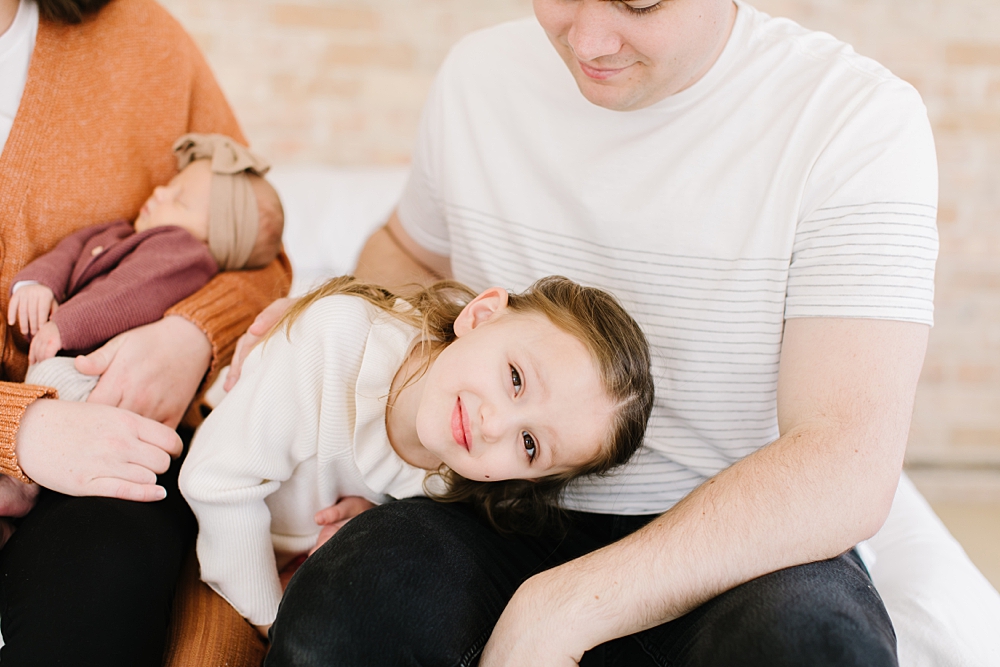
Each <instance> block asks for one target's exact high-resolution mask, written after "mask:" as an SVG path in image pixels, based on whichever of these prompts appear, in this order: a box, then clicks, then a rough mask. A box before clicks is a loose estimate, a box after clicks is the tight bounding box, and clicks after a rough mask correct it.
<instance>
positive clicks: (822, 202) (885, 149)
mask: <svg viewBox="0 0 1000 667" xmlns="http://www.w3.org/2000/svg"><path fill="white" fill-rule="evenodd" d="M936 205H937V168H936V162H935V154H934V146H933V139H932V136H931V132H930V127H929V123H928V120H927V114H926V110H925V108H924V106H923V104H922V102H921V100H920V97H919V96H918V94H917V93H916V91H915V90H914V89H913V88H912V87H911V86H909V85H908V84H906V83H904V82H903V81H901V80H899V79H898V78H896V77H895V76H893V75H892V74H891V73H890V72H888V71H887V70H886V69H885V68H883V67H881V66H880V65H878V64H877V63H875V62H873V61H871V60H869V59H866V58H863V57H861V56H858V55H857V54H855V53H854V52H853V50H852V49H851V48H850V47H849V46H848V45H846V44H843V43H842V42H839V41H837V40H835V39H834V38H832V37H830V36H829V35H826V34H823V33H816V32H810V31H807V30H805V29H803V28H802V27H800V26H798V25H796V24H795V23H793V22H791V21H787V20H783V19H772V18H771V17H769V16H767V15H765V14H762V13H760V12H758V11H756V10H755V9H753V8H752V7H749V6H748V5H745V4H742V3H740V4H739V11H738V15H737V20H736V25H735V27H734V30H733V34H732V36H731V37H730V40H729V42H728V44H727V46H726V48H725V50H724V52H723V53H722V55H721V56H720V58H719V60H718V62H717V63H716V64H715V65H714V66H713V68H712V69H711V70H710V71H709V72H708V73H707V74H706V75H705V76H704V77H703V78H702V79H701V80H700V81H698V82H697V83H696V84H695V85H694V86H692V87H690V88H688V89H686V90H684V91H682V92H681V93H679V94H677V95H674V96H672V97H669V98H667V99H665V100H663V101H662V102H660V103H658V104H656V105H653V106H651V107H649V108H646V109H642V110H639V111H631V112H616V111H609V110H607V109H603V108H600V107H597V106H595V105H593V104H590V103H589V102H588V101H587V100H586V99H585V98H584V97H583V96H582V95H581V94H580V92H579V91H578V89H577V87H576V85H575V83H574V81H573V79H572V76H571V75H570V73H569V71H568V70H567V69H566V67H565V65H564V64H563V62H562V61H561V60H560V58H559V57H558V55H557V54H556V52H555V50H554V49H553V48H552V46H551V45H550V44H549V42H548V41H547V39H546V37H545V35H544V33H543V31H542V29H541V27H540V26H539V25H538V24H537V22H536V21H535V20H534V19H528V20H524V21H519V22H514V23H508V24H504V25H500V26H497V27H495V28H491V29H488V30H485V31H481V32H478V33H475V34H473V35H471V36H469V37H467V38H466V39H465V40H463V41H462V42H461V43H459V44H458V45H457V46H456V47H455V48H454V49H453V51H452V52H451V54H450V55H449V57H448V58H447V60H446V62H445V63H444V65H443V66H442V68H441V70H440V72H439V74H438V77H437V80H436V82H435V85H434V87H433V89H432V91H431V95H430V98H429V100H428V102H427V105H426V107H425V110H424V117H423V120H422V123H421V129H420V132H419V135H418V140H417V146H416V150H415V154H414V164H413V173H412V176H411V179H410V182H409V185H408V186H407V189H406V192H405V194H404V196H403V199H402V201H401V202H400V207H399V215H400V220H401V222H402V224H403V225H404V227H405V229H406V230H407V232H408V233H409V234H410V235H411V236H412V237H413V238H414V239H415V240H416V241H417V242H418V243H420V244H421V245H423V246H424V247H426V248H427V249H429V250H431V251H434V252H437V253H439V254H444V255H449V256H450V257H451V265H452V270H453V273H454V276H455V278H456V279H458V280H461V281H463V282H465V283H467V284H469V285H470V286H471V287H473V288H474V289H483V288H485V287H488V286H492V285H501V286H504V287H507V288H511V289H514V290H521V289H524V288H525V287H527V286H528V285H529V284H531V282H533V281H534V280H535V279H537V278H540V277H542V276H545V275H550V274H563V275H566V276H568V277H570V278H573V279H575V280H577V281H580V282H583V283H586V284H589V285H595V286H599V287H603V288H606V289H608V290H610V291H612V292H613V293H614V294H615V295H617V296H618V298H619V299H620V300H621V301H622V303H623V304H624V305H625V307H626V308H627V309H628V310H629V311H630V312H631V313H632V314H633V316H634V317H635V318H636V319H637V320H638V322H639V323H640V324H641V325H642V327H643V329H644V331H645V333H646V335H647V336H648V338H649V341H650V344H651V346H652V353H653V360H654V361H653V365H654V373H655V376H656V405H655V408H654V412H653V416H652V419H651V421H650V425H649V430H648V432H647V437H646V440H645V442H644V446H643V448H642V449H641V450H640V452H639V454H637V455H636V457H635V459H634V460H633V461H632V462H631V463H630V464H629V465H628V466H627V467H626V468H624V469H623V470H621V471H619V472H618V473H616V474H613V475H611V476H608V477H603V478H593V479H586V480H580V481H579V482H578V483H576V484H575V485H574V486H573V488H572V489H571V490H570V492H569V493H568V494H567V497H566V504H567V505H568V506H569V507H572V508H574V509H581V510H587V511H595V512H613V513H620V514H639V513H650V512H661V511H664V510H666V509H668V508H669V507H670V506H671V505H673V504H674V503H675V502H677V501H678V500H680V499H681V498H682V497H683V496H684V495H686V494H687V493H689V492H690V491H691V490H692V489H693V488H695V487H696V486H697V485H698V484H700V483H701V482H703V481H704V480H705V479H707V478H708V477H711V476H712V475H715V474H716V473H718V472H719V471H720V470H722V469H723V468H725V467H727V466H728V465H730V464H732V463H733V462H735V461H737V460H739V459H740V458H742V457H744V456H746V455H748V454H750V453H751V452H754V451H755V450H757V449H759V448H760V447H762V446H764V445H766V444H768V443H769V442H772V441H773V440H775V439H776V438H777V437H778V435H779V433H778V423H777V410H776V396H777V378H778V360H779V354H780V350H781V337H782V330H783V324H784V321H785V319H787V318H795V317H842V318H852V317H864V318H879V319H892V320H905V321H911V322H921V323H926V324H931V322H932V310H933V294H934V292H933V290H934V283H933V278H934V262H935V259H936V256H937V232H936V227H935V218H936Z"/></svg>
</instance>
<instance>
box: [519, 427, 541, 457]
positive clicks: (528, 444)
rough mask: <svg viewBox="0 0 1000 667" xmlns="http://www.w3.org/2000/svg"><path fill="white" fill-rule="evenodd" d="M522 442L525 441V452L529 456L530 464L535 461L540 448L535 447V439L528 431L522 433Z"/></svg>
mask: <svg viewBox="0 0 1000 667" xmlns="http://www.w3.org/2000/svg"><path fill="white" fill-rule="evenodd" d="M521 440H523V441H524V451H525V453H527V455H528V462H529V463H530V462H532V461H534V460H535V455H537V454H538V447H537V446H536V445H535V439H534V438H533V437H531V434H530V433H528V432H527V431H521Z"/></svg>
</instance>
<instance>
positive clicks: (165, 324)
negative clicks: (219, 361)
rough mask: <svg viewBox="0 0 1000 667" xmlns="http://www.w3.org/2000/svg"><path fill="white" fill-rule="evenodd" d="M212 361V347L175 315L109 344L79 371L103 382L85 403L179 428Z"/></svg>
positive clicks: (84, 360)
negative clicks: (132, 413) (127, 412)
mask: <svg viewBox="0 0 1000 667" xmlns="http://www.w3.org/2000/svg"><path fill="white" fill-rule="evenodd" d="M211 360H212V345H211V343H209V341H208V338H207V337H206V336H205V334H204V333H203V332H202V331H201V329H199V328H198V327H197V326H195V325H194V324H193V323H191V322H189V321H188V320H186V319H184V318H183V317H179V316H177V315H171V316H169V317H164V318H163V319H162V320H159V321H157V322H153V323H152V324H147V325H145V326H142V327H137V328H135V329H131V330H129V331H126V332H124V333H121V334H119V335H117V336H115V337H114V338H112V339H111V340H109V341H108V342H107V343H106V344H105V345H104V346H103V347H101V348H100V349H98V350H96V351H94V352H91V353H90V354H88V355H87V356H86V357H77V360H76V369H77V370H78V371H80V372H81V373H83V374H85V375H100V376H101V379H100V381H99V382H98V383H97V386H96V387H95V388H94V391H93V392H92V393H91V394H90V398H88V399H87V402H88V403H103V404H105V405H112V406H116V407H120V408H124V409H126V410H130V411H132V412H134V413H136V414H138V415H142V416H143V417H148V418H149V419H152V420H155V421H158V422H160V423H161V424H164V425H166V426H169V427H170V428H175V427H176V426H177V424H179V423H180V421H181V418H182V417H183V416H184V412H185V411H186V410H187V406H188V404H189V403H191V400H192V399H193V398H194V394H195V392H196V391H198V386H199V385H200V384H201V381H202V378H204V377H205V372H206V371H207V370H208V366H209V363H210V362H211Z"/></svg>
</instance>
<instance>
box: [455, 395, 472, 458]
mask: <svg viewBox="0 0 1000 667" xmlns="http://www.w3.org/2000/svg"><path fill="white" fill-rule="evenodd" d="M451 437H453V438H454V439H455V442H457V443H458V444H460V445H461V446H462V447H465V449H466V450H468V449H469V438H468V437H467V435H466V431H465V411H464V410H462V399H461V398H459V399H456V400H455V409H454V410H452V411H451Z"/></svg>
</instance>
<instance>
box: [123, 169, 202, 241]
mask: <svg viewBox="0 0 1000 667" xmlns="http://www.w3.org/2000/svg"><path fill="white" fill-rule="evenodd" d="M211 195H212V168H211V165H210V163H209V161H208V160H196V161H195V162H192V163H191V164H189V165H188V166H187V167H185V168H184V170H183V171H181V172H180V173H179V174H177V175H176V176H174V177H173V178H172V179H170V182H169V183H168V184H166V185H161V186H159V187H157V188H156V189H154V190H153V194H151V195H150V196H149V199H147V200H146V203H145V204H143V205H142V210H141V211H140V212H139V217H138V218H136V220H135V231H137V232H144V231H146V230H147V229H151V228H153V227H164V226H166V225H174V226H176V227H183V228H184V229H186V230H187V231H189V232H190V233H191V235H192V236H194V237H195V238H196V239H198V240H199V241H203V242H205V241H207V240H208V216H209V201H210V199H211Z"/></svg>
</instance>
